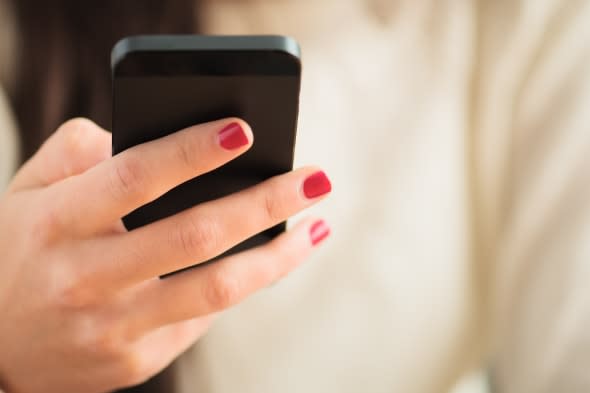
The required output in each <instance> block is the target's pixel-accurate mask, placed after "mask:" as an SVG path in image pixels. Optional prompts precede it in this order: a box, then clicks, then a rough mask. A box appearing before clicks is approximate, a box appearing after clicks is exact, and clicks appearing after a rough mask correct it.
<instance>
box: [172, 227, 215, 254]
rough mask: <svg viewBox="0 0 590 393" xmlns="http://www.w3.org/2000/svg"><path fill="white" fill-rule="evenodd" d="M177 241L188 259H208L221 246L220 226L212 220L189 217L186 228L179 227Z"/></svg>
mask: <svg viewBox="0 0 590 393" xmlns="http://www.w3.org/2000/svg"><path fill="white" fill-rule="evenodd" d="M177 239H178V243H180V247H181V249H182V250H183V252H184V253H185V255H187V256H188V257H190V258H195V259H200V258H203V257H208V256H210V254H211V253H212V252H213V251H214V250H216V249H217V248H218V246H219V242H220V237H219V225H218V224H217V223H216V222H215V221H214V220H212V219H207V218H204V217H195V216H193V217H189V219H188V223H187V225H186V226H179V228H178V230H177Z"/></svg>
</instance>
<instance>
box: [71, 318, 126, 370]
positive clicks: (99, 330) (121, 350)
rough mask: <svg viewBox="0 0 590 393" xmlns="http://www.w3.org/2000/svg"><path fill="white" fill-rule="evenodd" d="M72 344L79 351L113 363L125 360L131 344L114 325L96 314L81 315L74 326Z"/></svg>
mask: <svg viewBox="0 0 590 393" xmlns="http://www.w3.org/2000/svg"><path fill="white" fill-rule="evenodd" d="M72 330H73V332H72V333H71V335H72V343H73V345H74V346H75V347H76V348H77V350H78V351H80V352H82V353H85V354H87V355H90V356H92V357H95V358H99V359H106V360H108V361H111V362H115V361H120V360H121V359H123V358H125V356H126V353H127V352H128V348H129V344H128V343H127V341H126V340H125V338H124V336H123V335H122V334H121V333H120V332H119V330H118V329H116V328H115V326H114V324H112V323H108V322H107V321H106V320H104V319H101V318H97V317H96V315H95V314H91V313H85V314H80V315H78V316H77V318H76V322H75V323H74V324H73V329H72Z"/></svg>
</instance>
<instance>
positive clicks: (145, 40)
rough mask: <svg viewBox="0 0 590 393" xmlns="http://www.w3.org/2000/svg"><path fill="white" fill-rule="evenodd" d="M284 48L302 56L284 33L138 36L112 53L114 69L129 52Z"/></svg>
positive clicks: (298, 47) (294, 41)
mask: <svg viewBox="0 0 590 393" xmlns="http://www.w3.org/2000/svg"><path fill="white" fill-rule="evenodd" d="M216 50H219V51H231V50H240V51H262V50H263V51H281V52H285V53H287V54H289V55H291V56H293V57H295V58H296V59H298V60H300V59H301V49H300V46H299V44H298V43H297V41H296V40H295V39H293V38H292V37H288V36H281V35H244V36H232V35H136V36H129V37H125V38H122V39H121V40H119V41H118V42H117V43H116V44H115V46H114V47H113V50H112V52H111V67H112V69H114V68H115V66H116V65H117V64H119V63H120V62H121V61H122V60H123V59H124V58H125V57H126V56H127V55H128V54H130V53H136V52H151V51H164V52H165V51H170V52H175V51H216Z"/></svg>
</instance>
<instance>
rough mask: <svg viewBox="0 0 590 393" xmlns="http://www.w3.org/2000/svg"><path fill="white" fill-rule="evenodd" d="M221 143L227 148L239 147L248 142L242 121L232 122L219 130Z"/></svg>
mask: <svg viewBox="0 0 590 393" xmlns="http://www.w3.org/2000/svg"><path fill="white" fill-rule="evenodd" d="M219 144H220V145H221V147H223V148H224V149H226V150H235V149H239V148H240V147H242V146H246V145H247V144H248V136H247V135H246V133H245V132H244V129H243V128H242V126H241V125H240V123H231V124H229V125H228V126H226V127H225V128H224V129H223V130H221V131H219Z"/></svg>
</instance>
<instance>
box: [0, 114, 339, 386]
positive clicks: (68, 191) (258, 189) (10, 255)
mask: <svg viewBox="0 0 590 393" xmlns="http://www.w3.org/2000/svg"><path fill="white" fill-rule="evenodd" d="M251 143H252V133H251V131H250V129H249V127H248V126H247V125H246V124H245V123H244V122H242V121H240V120H236V119H228V120H221V121H217V122H213V123H208V124H203V125H200V126H196V127H191V128H188V129H186V130H183V131H180V132H177V133H175V134H172V135H170V136H167V137H165V138H162V139H159V140H157V141H153V142H149V143H145V144H143V145H140V146H136V147H134V148H131V149H129V150H127V151H125V152H123V153H121V154H119V155H117V156H115V157H112V158H111V157H110V149H111V137H110V134H109V133H107V132H106V131H104V130H101V129H99V128H98V127H97V126H96V125H94V124H93V123H91V122H90V121H87V120H80V119H77V120H72V121H70V122H68V123H66V124H65V125H63V126H62V127H61V128H60V129H59V130H58V131H57V132H56V133H55V134H54V135H53V136H52V137H51V138H50V139H49V140H48V141H47V142H46V143H45V144H44V145H43V146H42V148H41V149H40V150H39V152H38V153H37V154H36V155H35V156H34V157H33V158H32V159H31V160H30V161H29V162H27V163H26V164H25V165H24V166H23V167H22V169H21V170H20V171H19V172H18V173H17V175H16V176H15V178H14V180H13V182H12V184H11V185H10V187H9V189H8V191H7V193H6V194H5V195H4V196H3V197H2V198H1V199H0V250H2V259H1V262H0V318H1V320H0V386H2V387H3V388H4V389H6V390H7V392H9V393H21V392H22V393H34V392H44V393H51V392H60V393H63V392H84V393H92V392H104V391H108V390H112V389H115V388H120V387H125V386H129V385H134V384H137V383H140V382H142V381H144V380H146V379H147V378H149V377H150V376H152V375H154V374H155V373H157V372H158V371H160V370H161V369H163V368H164V367H165V366H166V365H168V364H169V363H170V362H171V361H172V360H173V359H174V358H176V357H177V356H178V355H179V354H180V353H182V352H183V351H184V350H185V349H187V348H188V347H189V346H190V345H191V344H193V343H194V342H195V341H196V340H197V339H198V338H199V337H200V336H201V335H203V333H204V332H205V331H206V329H207V328H208V327H209V325H210V323H211V321H212V319H213V317H214V315H215V314H216V313H218V312H220V311H222V310H224V309H226V308H228V307H230V306H232V305H234V304H236V303H238V302H239V301H241V300H242V299H244V298H245V297H246V296H248V295H250V294H251V293H253V292H254V291H256V290H258V289H261V288H264V287H266V286H268V285H269V284H271V283H272V282H274V281H276V280H277V279H279V278H281V277H283V276H284V275H286V274H287V273H288V272H290V271H291V270H292V269H293V268H295V267H296V266H297V265H299V264H300V263H301V262H302V261H303V260H304V259H305V258H306V257H307V256H308V255H309V254H310V252H311V251H312V249H313V246H314V245H315V244H317V243H319V242H320V241H321V240H323V238H325V237H326V236H327V235H328V233H329V229H328V227H327V226H326V225H325V224H324V223H323V221H321V220H310V219H308V220H304V221H303V222H301V223H300V224H299V225H297V226H296V227H295V228H293V229H292V230H290V231H289V232H287V233H285V234H283V235H281V236H279V237H278V238H277V239H275V240H274V241H272V242H270V243H269V244H267V245H265V246H262V247H260V248H257V249H251V250H248V251H245V252H242V253H240V254H235V255H232V256H229V257H226V258H224V259H221V260H219V261H217V262H215V263H212V264H208V265H205V266H203V267H202V268H199V269H193V270H189V271H186V272H184V273H182V274H178V275H175V276H172V277H170V278H167V279H165V280H160V279H159V278H158V276H159V275H162V274H164V273H168V272H172V271H175V270H178V269H182V268H184V267H188V266H191V265H194V264H195V263H198V262H202V261H206V260H208V259H210V258H212V257H214V256H216V255H219V254H221V253H222V252H223V251H225V250H227V249H229V248H230V247H232V246H233V245H235V244H237V243H239V242H241V241H242V240H245V239H246V238H248V237H250V236H251V235H253V234H255V233H257V232H260V231H262V230H264V229H266V228H269V227H271V226H273V225H276V224H277V223H279V222H282V221H284V220H285V219H287V218H288V217H289V216H291V215H293V214H294V213H297V212H299V211H300V210H302V209H304V208H306V207H308V206H310V205H311V204H313V203H315V202H317V201H318V200H319V199H321V198H322V196H324V195H326V194H327V193H328V192H329V191H330V183H329V181H328V179H327V178H326V177H325V175H323V173H322V172H320V171H318V170H317V169H313V168H303V169H300V170H297V171H294V172H292V173H288V174H285V175H282V176H278V177H276V178H273V179H271V180H268V181H266V182H264V183H262V184H260V185H258V186H255V187H253V188H251V189H248V190H245V191H242V192H239V193H237V194H234V195H231V196H228V197H225V198H221V199H219V200H216V201H212V202H208V203H204V204H201V205H198V206H196V207H194V208H192V209H189V210H187V211H184V212H182V213H179V214H177V215H175V216H172V217H169V218H166V219H163V220H161V221H158V222H155V223H153V224H151V225H147V226H145V227H142V228H139V229H136V230H133V231H130V232H127V231H126V230H124V228H123V225H122V223H121V217H122V216H124V215H126V214H127V213H129V212H131V211H133V210H134V209H136V208H137V207H139V206H141V205H143V204H145V203H147V202H149V201H152V200H154V199H156V198H157V197H158V196H160V195H162V194H163V193H165V192H166V191H168V190H170V189H171V188H173V187H175V186H176V185H178V184H180V183H182V182H184V181H186V180H188V179H191V178H193V177H196V176H199V175H201V174H203V173H205V172H208V171H210V170H212V169H214V168H216V167H218V166H220V165H223V164H224V163H226V162H228V161H230V160H232V159H233V158H235V157H237V156H238V155H240V154H241V153H243V152H245V151H246V150H247V149H248V147H249V146H250V145H251ZM237 223H239V224H237Z"/></svg>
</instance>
